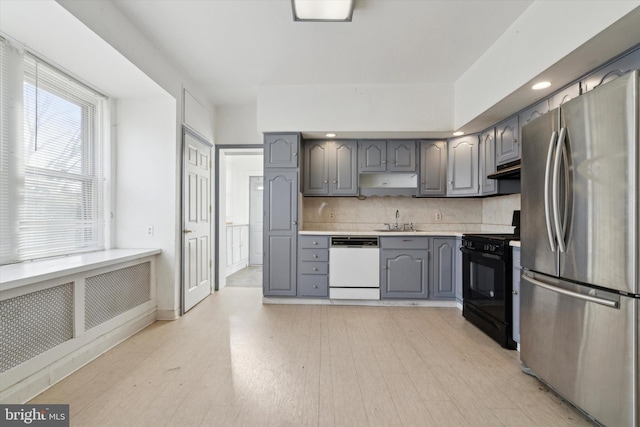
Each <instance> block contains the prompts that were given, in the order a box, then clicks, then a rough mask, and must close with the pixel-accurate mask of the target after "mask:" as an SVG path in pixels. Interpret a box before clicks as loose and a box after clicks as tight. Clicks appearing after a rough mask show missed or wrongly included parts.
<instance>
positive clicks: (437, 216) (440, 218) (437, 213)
mask: <svg viewBox="0 0 640 427" xmlns="http://www.w3.org/2000/svg"><path fill="white" fill-rule="evenodd" d="M436 221H442V212H436Z"/></svg>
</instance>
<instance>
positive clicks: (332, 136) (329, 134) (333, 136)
mask: <svg viewBox="0 0 640 427" xmlns="http://www.w3.org/2000/svg"><path fill="white" fill-rule="evenodd" d="M335 137H336V134H335V133H328V134H327V138H335Z"/></svg>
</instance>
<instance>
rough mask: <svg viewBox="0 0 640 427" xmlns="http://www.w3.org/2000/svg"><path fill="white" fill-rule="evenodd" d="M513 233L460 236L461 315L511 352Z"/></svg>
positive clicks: (512, 345) (512, 342) (513, 345)
mask: <svg viewBox="0 0 640 427" xmlns="http://www.w3.org/2000/svg"><path fill="white" fill-rule="evenodd" d="M518 238H519V237H518V236H517V235H515V234H508V235H503V234H465V235H463V236H462V248H461V249H460V250H461V251H462V296H463V305H462V315H463V316H464V317H465V318H466V319H467V320H468V321H470V322H471V323H473V324H474V325H476V326H477V327H478V328H480V329H481V330H482V331H483V332H485V333H486V334H487V335H489V336H490V337H491V338H493V339H494V340H496V341H497V342H498V343H499V344H500V345H501V346H502V347H505V348H508V349H515V348H516V343H515V341H513V338H512V337H513V334H512V314H513V305H512V296H511V293H512V260H511V247H510V246H509V241H511V240H517V239H518Z"/></svg>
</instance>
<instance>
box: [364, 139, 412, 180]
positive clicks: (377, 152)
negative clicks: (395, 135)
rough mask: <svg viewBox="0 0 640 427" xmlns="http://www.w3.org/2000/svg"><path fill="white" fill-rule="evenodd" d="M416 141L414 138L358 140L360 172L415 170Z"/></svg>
mask: <svg viewBox="0 0 640 427" xmlns="http://www.w3.org/2000/svg"><path fill="white" fill-rule="evenodd" d="M416 165H417V161H416V142H415V141H414V140H389V141H385V140H378V139H374V140H360V141H358V172H359V173H384V172H415V171H416Z"/></svg>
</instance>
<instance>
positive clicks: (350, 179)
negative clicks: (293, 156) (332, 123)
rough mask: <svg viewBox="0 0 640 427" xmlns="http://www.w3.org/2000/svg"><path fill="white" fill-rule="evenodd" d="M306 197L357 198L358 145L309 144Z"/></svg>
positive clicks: (307, 145) (320, 142) (342, 142)
mask: <svg viewBox="0 0 640 427" xmlns="http://www.w3.org/2000/svg"><path fill="white" fill-rule="evenodd" d="M303 164H304V167H303V180H302V182H303V185H302V188H303V194H304V195H305V196H357V195H358V174H357V165H358V150H357V142H356V141H340V140H338V141H306V142H305V144H304V162H303Z"/></svg>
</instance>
